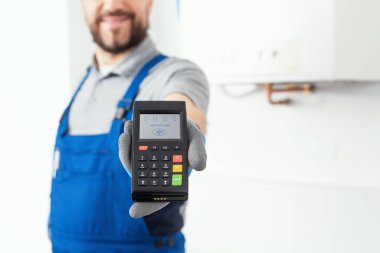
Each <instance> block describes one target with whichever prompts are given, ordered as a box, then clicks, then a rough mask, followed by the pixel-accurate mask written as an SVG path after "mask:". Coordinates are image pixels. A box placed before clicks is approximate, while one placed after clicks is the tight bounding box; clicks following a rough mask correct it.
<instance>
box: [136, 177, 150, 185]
mask: <svg viewBox="0 0 380 253" xmlns="http://www.w3.org/2000/svg"><path fill="white" fill-rule="evenodd" d="M137 184H138V185H140V186H147V185H148V180H146V179H139V180H137Z"/></svg>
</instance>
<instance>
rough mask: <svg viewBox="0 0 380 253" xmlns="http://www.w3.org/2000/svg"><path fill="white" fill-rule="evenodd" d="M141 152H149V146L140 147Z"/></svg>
mask: <svg viewBox="0 0 380 253" xmlns="http://www.w3.org/2000/svg"><path fill="white" fill-rule="evenodd" d="M139 150H140V151H146V150H148V146H139Z"/></svg>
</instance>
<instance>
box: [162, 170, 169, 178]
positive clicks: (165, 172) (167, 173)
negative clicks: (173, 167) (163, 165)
mask: <svg viewBox="0 0 380 253" xmlns="http://www.w3.org/2000/svg"><path fill="white" fill-rule="evenodd" d="M162 177H170V174H169V172H168V171H163V172H162Z"/></svg>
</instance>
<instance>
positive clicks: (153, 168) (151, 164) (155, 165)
mask: <svg viewBox="0 0 380 253" xmlns="http://www.w3.org/2000/svg"><path fill="white" fill-rule="evenodd" d="M149 167H150V168H151V169H152V170H156V169H158V163H150V166H149Z"/></svg>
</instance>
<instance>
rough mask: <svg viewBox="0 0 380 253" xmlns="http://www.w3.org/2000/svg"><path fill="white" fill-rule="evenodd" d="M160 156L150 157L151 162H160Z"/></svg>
mask: <svg viewBox="0 0 380 253" xmlns="http://www.w3.org/2000/svg"><path fill="white" fill-rule="evenodd" d="M159 158H160V157H159V156H158V155H152V156H151V157H150V160H151V161H158V160H159Z"/></svg>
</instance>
